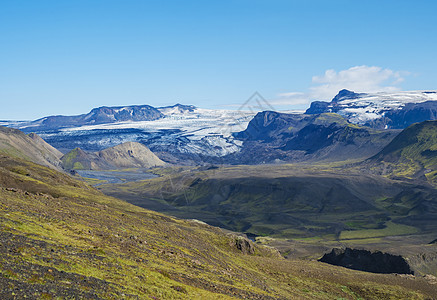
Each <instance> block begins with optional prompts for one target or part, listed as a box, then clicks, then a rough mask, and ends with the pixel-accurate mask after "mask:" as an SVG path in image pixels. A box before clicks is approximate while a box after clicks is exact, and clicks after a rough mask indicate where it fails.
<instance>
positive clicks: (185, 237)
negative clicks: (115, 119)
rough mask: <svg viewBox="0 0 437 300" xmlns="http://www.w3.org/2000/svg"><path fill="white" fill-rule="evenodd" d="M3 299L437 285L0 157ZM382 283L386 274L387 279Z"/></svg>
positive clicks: (293, 294) (415, 291) (359, 294)
mask: <svg viewBox="0 0 437 300" xmlns="http://www.w3.org/2000/svg"><path fill="white" fill-rule="evenodd" d="M0 186H1V188H0V210H1V215H0V229H1V230H0V238H1V244H0V252H1V256H0V275H1V276H0V286H1V287H2V289H1V291H0V297H1V298H2V299H10V298H17V299H22V298H25V297H28V298H38V299H55V298H87V299H97V298H104V299H120V298H126V299H137V298H138V297H139V298H140V299H228V298H229V299H230V298H235V297H236V298H248V299H292V298H308V299H338V298H344V299H361V298H366V299H372V298H374V299H376V298H378V299H381V297H382V298H387V299H388V298H410V299H425V298H427V297H430V295H432V294H433V293H435V292H436V291H437V290H436V289H435V287H434V286H432V285H431V284H429V283H428V282H427V281H426V280H425V279H420V278H418V279H417V280H416V279H415V280H414V281H412V280H410V281H408V286H405V280H406V279H404V278H401V277H396V276H394V275H374V274H367V273H363V272H358V271H352V270H347V269H342V268H337V267H333V266H330V265H326V264H323V263H318V262H303V261H286V260H284V259H281V258H280V257H279V256H278V254H277V252H276V251H275V250H273V249H271V248H266V247H263V246H258V245H254V244H253V243H251V242H249V241H248V240H246V239H244V238H240V237H237V236H236V235H233V234H228V233H226V232H224V231H222V230H221V229H219V228H215V227H211V226H208V225H204V224H202V223H199V222H197V221H185V220H180V219H176V218H172V217H167V216H164V215H161V214H159V213H155V212H152V211H148V210H145V209H142V208H139V207H136V206H133V205H130V204H128V203H126V202H123V201H120V200H117V199H115V198H111V197H107V196H104V195H103V194H101V193H100V192H98V191H96V190H95V189H93V188H91V187H89V186H88V185H86V184H84V183H82V182H80V181H76V180H73V179H71V178H70V177H69V176H67V175H64V174H61V173H58V172H56V171H54V170H52V169H48V168H46V167H42V166H39V165H35V164H33V163H30V162H27V161H24V160H19V159H13V158H11V157H7V156H1V157H0ZM381 279H383V280H382V281H381Z"/></svg>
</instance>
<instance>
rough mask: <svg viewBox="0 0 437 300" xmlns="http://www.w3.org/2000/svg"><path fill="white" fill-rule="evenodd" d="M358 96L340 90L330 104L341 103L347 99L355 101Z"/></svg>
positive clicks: (351, 92)
mask: <svg viewBox="0 0 437 300" xmlns="http://www.w3.org/2000/svg"><path fill="white" fill-rule="evenodd" d="M359 96H360V94H358V93H355V92H353V91H349V90H347V89H342V90H341V91H339V92H338V94H337V95H336V96H335V97H334V98H333V99H332V102H338V101H341V100H343V99H345V98H348V99H356V98H358V97H359Z"/></svg>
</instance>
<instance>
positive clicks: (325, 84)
mask: <svg viewBox="0 0 437 300" xmlns="http://www.w3.org/2000/svg"><path fill="white" fill-rule="evenodd" d="M408 74H409V73H407V72H398V71H393V70H390V69H383V68H381V67H377V66H355V67H352V68H349V69H347V70H341V71H339V72H337V71H335V70H333V69H330V70H326V71H325V73H324V74H323V75H321V76H313V78H312V86H311V87H310V88H309V89H308V91H307V92H289V93H282V94H279V95H277V98H276V99H272V100H270V103H272V104H273V105H287V106H302V105H308V104H309V103H310V102H311V101H313V100H324V101H331V100H332V98H334V96H335V95H337V93H338V92H339V91H340V90H342V89H348V90H351V91H354V92H357V93H360V92H361V93H364V92H367V93H375V92H394V91H399V90H400V89H401V88H400V84H401V83H402V82H403V81H404V76H406V75H408Z"/></svg>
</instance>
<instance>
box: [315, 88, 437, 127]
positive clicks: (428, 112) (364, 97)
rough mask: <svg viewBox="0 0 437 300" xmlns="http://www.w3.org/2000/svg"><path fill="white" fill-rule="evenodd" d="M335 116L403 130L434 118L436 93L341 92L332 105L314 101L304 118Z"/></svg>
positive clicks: (436, 109) (436, 105)
mask: <svg viewBox="0 0 437 300" xmlns="http://www.w3.org/2000/svg"><path fill="white" fill-rule="evenodd" d="M324 112H334V113H338V114H340V115H341V116H343V117H345V118H346V119H348V121H350V122H352V123H356V124H361V125H367V126H370V127H374V128H397V129H402V128H405V127H407V126H409V125H411V124H412V123H416V122H422V121H426V120H434V119H436V118H437V91H410V92H395V93H354V92H351V91H348V90H341V91H340V92H339V93H338V94H337V96H335V97H334V98H333V99H332V101H331V102H323V101H315V102H313V103H311V107H310V108H309V109H308V110H307V111H306V113H307V114H319V113H324Z"/></svg>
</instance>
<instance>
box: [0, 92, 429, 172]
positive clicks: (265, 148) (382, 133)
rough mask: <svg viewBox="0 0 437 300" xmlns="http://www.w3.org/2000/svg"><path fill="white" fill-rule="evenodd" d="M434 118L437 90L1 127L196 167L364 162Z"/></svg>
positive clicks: (60, 144)
mask: <svg viewBox="0 0 437 300" xmlns="http://www.w3.org/2000/svg"><path fill="white" fill-rule="evenodd" d="M435 119H437V92H435V91H421V92H420V91H413V92H397V93H355V92H352V91H348V90H341V91H340V92H339V93H338V94H337V95H336V96H335V97H334V98H333V99H332V101H331V102H323V101H315V102H313V103H312V104H311V107H310V108H309V109H308V110H307V111H306V112H305V114H285V113H279V112H260V113H258V114H257V115H256V112H245V111H232V110H211V109H201V108H197V107H195V106H192V105H182V104H176V105H173V106H164V107H156V108H155V107H152V106H149V105H134V106H120V107H100V108H95V109H92V110H91V111H90V112H89V113H87V114H83V115H78V116H49V117H45V118H42V119H39V120H36V121H30V122H24V121H23V122H18V121H17V122H0V125H1V124H3V125H6V126H11V127H14V128H18V129H20V130H23V131H24V132H27V133H30V132H35V133H37V134H38V135H40V136H41V137H42V138H44V139H45V140H46V141H47V142H48V143H49V144H51V145H52V146H54V147H56V148H57V149H60V150H61V151H62V152H64V153H67V152H68V151H71V150H72V149H75V148H81V149H82V150H84V151H88V152H98V151H101V150H103V149H106V148H109V147H114V146H116V145H119V144H122V143H125V142H138V143H142V144H144V145H146V146H147V147H148V148H150V150H151V151H153V152H154V153H156V154H157V155H158V156H159V157H160V158H161V159H162V160H164V161H166V162H170V163H176V164H191V165H192V164H203V163H236V164H238V163H255V164H256V163H271V162H281V161H288V162H293V161H320V160H325V161H335V160H344V159H365V158H368V157H371V156H373V155H375V154H377V153H378V152H379V151H380V150H382V148H383V147H384V146H386V145H387V144H388V143H389V142H390V141H391V140H392V139H393V138H394V137H395V136H396V134H397V133H398V132H399V130H400V129H404V128H406V127H408V126H409V125H411V124H413V123H415V122H422V121H426V120H435ZM249 122H250V123H249ZM393 129H394V130H395V131H393Z"/></svg>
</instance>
